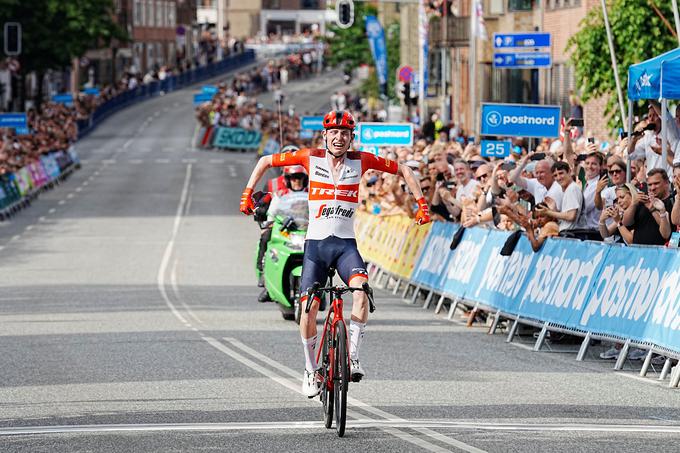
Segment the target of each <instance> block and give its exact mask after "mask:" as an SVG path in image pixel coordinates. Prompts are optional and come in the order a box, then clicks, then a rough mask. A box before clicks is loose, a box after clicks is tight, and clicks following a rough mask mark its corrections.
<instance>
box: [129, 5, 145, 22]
mask: <svg viewBox="0 0 680 453" xmlns="http://www.w3.org/2000/svg"><path fill="white" fill-rule="evenodd" d="M133 8H134V9H133V11H132V14H133V19H132V21H133V22H132V23H133V24H134V25H144V3H143V0H135V3H134V6H133Z"/></svg>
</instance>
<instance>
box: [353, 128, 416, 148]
mask: <svg viewBox="0 0 680 453" xmlns="http://www.w3.org/2000/svg"><path fill="white" fill-rule="evenodd" d="M357 141H358V143H359V144H361V145H364V146H413V124H411V123H359V124H358V125H357Z"/></svg>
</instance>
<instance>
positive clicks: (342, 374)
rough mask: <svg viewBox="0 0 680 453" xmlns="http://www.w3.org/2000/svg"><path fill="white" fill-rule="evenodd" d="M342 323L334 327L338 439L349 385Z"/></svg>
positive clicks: (340, 435)
mask: <svg viewBox="0 0 680 453" xmlns="http://www.w3.org/2000/svg"><path fill="white" fill-rule="evenodd" d="M346 329H347V328H346V326H345V323H344V322H342V321H341V322H338V323H337V324H336V325H335V357H334V359H335V362H334V365H335V366H334V368H335V373H334V376H333V377H334V379H333V394H334V395H333V397H334V398H335V424H336V426H335V429H336V431H337V433H338V437H342V436H344V435H345V422H346V421H347V387H348V385H349V357H348V356H347V330H346Z"/></svg>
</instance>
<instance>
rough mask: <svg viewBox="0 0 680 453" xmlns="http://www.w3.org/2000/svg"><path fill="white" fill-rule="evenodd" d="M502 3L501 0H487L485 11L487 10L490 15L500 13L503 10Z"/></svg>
mask: <svg viewBox="0 0 680 453" xmlns="http://www.w3.org/2000/svg"><path fill="white" fill-rule="evenodd" d="M504 3H505V2H504V1H503V0H489V5H488V7H487V9H486V11H488V12H489V14H490V15H492V16H498V15H501V14H503V13H504V12H505V10H504V8H503V4H504Z"/></svg>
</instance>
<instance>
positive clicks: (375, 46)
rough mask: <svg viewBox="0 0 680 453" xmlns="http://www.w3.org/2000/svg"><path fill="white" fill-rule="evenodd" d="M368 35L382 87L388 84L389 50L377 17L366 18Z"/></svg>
mask: <svg viewBox="0 0 680 453" xmlns="http://www.w3.org/2000/svg"><path fill="white" fill-rule="evenodd" d="M366 35H367V36H368V44H369V45H370V46H371V54H373V60H374V61H375V69H376V73H377V74H378V82H379V83H380V85H385V84H387V48H386V47H385V31H384V30H383V28H382V25H380V22H379V21H378V19H377V18H376V17H375V16H366Z"/></svg>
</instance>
